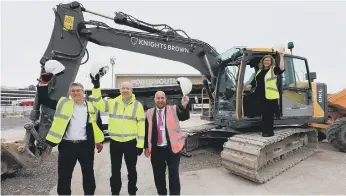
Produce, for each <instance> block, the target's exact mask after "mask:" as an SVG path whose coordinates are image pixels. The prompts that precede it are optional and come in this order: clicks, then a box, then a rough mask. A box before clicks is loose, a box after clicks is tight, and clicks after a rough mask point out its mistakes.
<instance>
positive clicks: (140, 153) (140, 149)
mask: <svg viewBox="0 0 346 196" xmlns="http://www.w3.org/2000/svg"><path fill="white" fill-rule="evenodd" d="M142 153H143V148H137V155H138V156H141V155H142Z"/></svg>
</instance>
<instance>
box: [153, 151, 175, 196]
mask: <svg viewBox="0 0 346 196" xmlns="http://www.w3.org/2000/svg"><path fill="white" fill-rule="evenodd" d="M151 164H152V168H153V172H154V180H155V186H156V190H157V193H158V194H159V195H167V188H166V166H168V181H169V194H170V195H180V179H179V164H180V154H179V153H177V154H174V153H173V152H172V150H171V147H170V146H167V147H159V146H157V147H153V148H152V152H151Z"/></svg>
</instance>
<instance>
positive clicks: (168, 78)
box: [114, 74, 202, 88]
mask: <svg viewBox="0 0 346 196" xmlns="http://www.w3.org/2000/svg"><path fill="white" fill-rule="evenodd" d="M179 77H186V78H188V79H190V80H191V82H192V84H193V85H202V76H201V75H200V74H195V75H194V74H131V75H130V74H116V75H115V81H114V82H115V86H116V88H119V87H120V85H121V83H123V82H125V81H129V82H132V84H133V88H148V87H164V86H178V84H177V78H179Z"/></svg>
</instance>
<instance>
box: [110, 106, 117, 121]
mask: <svg viewBox="0 0 346 196" xmlns="http://www.w3.org/2000/svg"><path fill="white" fill-rule="evenodd" d="M117 110H118V102H115V104H114V110H113V113H112V114H109V117H110V118H116V116H117V115H116V113H117Z"/></svg>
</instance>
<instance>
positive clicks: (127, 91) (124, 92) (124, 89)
mask: <svg viewBox="0 0 346 196" xmlns="http://www.w3.org/2000/svg"><path fill="white" fill-rule="evenodd" d="M120 87H121V88H120V93H121V96H122V98H123V99H125V100H127V99H131V97H132V83H131V82H123V83H121V85H120Z"/></svg>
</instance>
